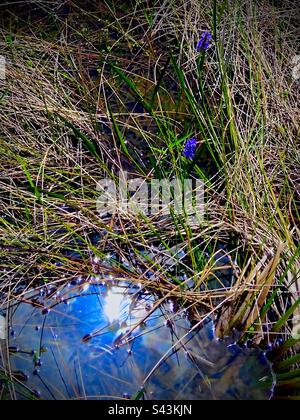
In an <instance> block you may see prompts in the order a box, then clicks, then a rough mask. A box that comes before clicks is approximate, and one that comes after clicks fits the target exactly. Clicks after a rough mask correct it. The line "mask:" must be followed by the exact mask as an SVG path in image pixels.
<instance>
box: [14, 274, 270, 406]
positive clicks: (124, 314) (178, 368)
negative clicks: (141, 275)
mask: <svg viewBox="0 0 300 420" xmlns="http://www.w3.org/2000/svg"><path fill="white" fill-rule="evenodd" d="M41 295H43V293H42V294H37V293H35V292H34V293H32V294H31V295H30V294H28V295H27V296H26V302H25V300H24V302H22V303H18V304H16V305H15V307H13V308H11V313H10V332H11V334H10V349H11V351H10V361H11V365H12V369H13V370H14V371H18V372H19V373H20V374H21V373H22V375H23V376H22V379H23V380H26V386H28V387H30V389H32V390H33V392H34V395H35V396H40V397H41V398H43V399H70V398H77V399H78V398H88V399H122V398H134V397H135V396H136V395H137V394H139V395H143V397H144V398H146V399H170V400H176V399H198V400H199V399H267V398H270V397H271V395H272V388H273V385H272V372H271V367H270V365H269V363H268V362H267V360H266V358H265V356H264V354H263V353H262V352H261V351H258V350H250V349H246V348H243V349H242V348H240V347H238V346H236V345H231V346H229V347H228V346H227V344H225V342H220V341H217V340H216V339H214V338H213V337H212V327H211V325H210V324H207V325H206V326H205V327H204V328H202V330H201V331H195V332H191V328H190V325H189V322H188V321H187V319H186V318H185V317H184V316H183V315H182V314H181V313H180V312H177V313H174V311H173V305H172V304H170V303H166V304H164V305H162V306H161V307H159V308H158V309H155V310H153V304H154V301H153V297H152V296H151V295H150V294H148V293H147V292H145V291H142V290H141V289H140V288H139V287H137V286H130V287H129V286H128V285H126V284H118V285H116V284H113V282H111V285H108V284H95V285H92V284H91V285H86V286H85V287H82V285H81V286H75V287H66V288H64V289H63V290H62V291H61V292H60V293H59V294H55V295H54V296H52V297H48V298H44V297H42V296H41ZM125 337H126V340H124V338H125ZM270 378H271V379H270ZM141 390H143V392H142V393H141V392H140V391H141Z"/></svg>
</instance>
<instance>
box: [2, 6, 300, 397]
mask: <svg viewBox="0 0 300 420" xmlns="http://www.w3.org/2000/svg"><path fill="white" fill-rule="evenodd" d="M59 3H60V2H58V3H57V4H56V6H55V7H54V8H53V10H52V11H50V10H49V9H48V5H47V4H46V3H45V4H44V3H43V2H39V4H38V10H35V12H34V13H35V14H36V15H34V14H33V17H32V21H28V20H27V19H28V16H24V15H22V16H21V17H18V16H17V15H14V11H13V10H5V13H4V11H3V14H2V20H3V24H2V28H1V33H2V41H1V49H2V54H4V55H5V56H6V58H7V78H6V80H5V82H1V108H0V113H1V121H2V126H1V132H0V152H1V153H0V173H1V175H0V194H1V196H0V241H1V249H0V256H1V263H0V264H1V283H0V296H1V303H2V305H3V306H2V307H3V308H5V307H6V306H7V305H9V303H10V301H12V300H14V299H16V298H18V297H20V296H22V293H25V292H26V291H27V290H28V289H30V288H32V287H39V286H43V285H46V286H49V285H50V284H52V285H55V286H57V287H58V286H59V285H61V284H64V283H66V282H68V281H69V280H70V279H73V278H76V277H88V276H91V275H94V274H95V265H94V263H93V261H94V260H93V259H94V257H95V256H96V257H97V258H98V259H99V260H100V263H101V261H102V260H103V258H104V256H105V255H106V253H107V252H108V251H115V252H117V253H118V254H119V255H121V256H122V257H123V259H129V258H132V256H131V257H129V256H130V255H132V254H133V255H134V256H135V257H134V259H135V261H136V262H138V263H137V264H136V265H135V270H134V272H132V270H128V269H126V267H125V266H124V264H123V263H122V258H121V259H120V261H119V262H118V264H117V265H116V266H115V268H114V275H115V276H116V277H117V278H119V277H120V278H122V279H124V278H127V279H128V280H129V281H136V282H142V283H144V284H145V286H146V287H147V288H149V289H151V290H153V291H154V292H155V293H156V294H157V295H158V297H159V299H163V298H169V297H175V298H177V299H178V300H179V301H180V303H181V304H182V305H184V306H186V307H188V308H189V310H190V311H191V313H192V314H193V317H194V318H195V319H196V320H197V321H198V322H199V325H200V324H201V322H203V320H204V319H205V317H206V316H207V314H208V313H210V314H212V315H213V316H214V318H215V322H216V326H217V333H218V334H219V335H226V334H230V331H231V330H232V329H233V328H237V329H238V330H239V331H241V341H242V342H246V341H247V340H249V339H251V340H252V342H253V343H255V344H256V345H264V346H265V345H267V344H269V345H274V343H275V344H276V343H277V340H278V338H279V337H281V338H282V340H283V341H284V343H283V344H282V345H280V346H277V347H276V346H275V347H276V348H275V349H274V350H273V352H274V353H273V354H272V357H273V358H274V362H275V363H276V366H277V368H278V370H279V371H280V372H281V373H280V375H283V376H280V375H279V378H281V379H280V380H282V381H283V385H282V387H283V388H285V389H286V388H288V387H287V384H286V381H290V382H288V383H289V384H292V385H291V389H292V390H291V391H288V392H287V393H286V394H285V396H286V397H289V396H290V397H294V391H295V389H296V388H297V387H294V383H295V381H296V382H297V380H298V379H299V375H298V373H297V370H296V371H295V372H294V371H293V372H292V373H287V372H285V371H284V369H286V368H287V369H288V370H290V368H291V366H295V367H297V366H298V364H299V358H298V354H296V355H295V352H297V344H298V341H297V340H291V338H290V337H291V332H292V329H293V328H294V326H295V325H296V322H297V317H298V316H299V304H300V301H299V295H298V292H299V192H298V190H299V162H300V159H299V151H298V148H297V136H299V114H298V111H297V101H298V100H299V92H298V88H297V86H298V85H297V83H298V82H297V81H295V80H293V78H292V69H291V68H290V62H291V58H292V57H293V55H296V54H297V50H296V39H295V35H294V34H295V28H296V26H297V24H296V22H295V21H293V18H292V16H293V7H295V6H294V3H293V2H290V3H289V2H286V6H287V7H286V8H285V9H284V10H283V9H280V8H277V9H276V8H275V7H273V6H272V5H271V4H270V2H267V1H264V2H262V3H261V2H260V4H258V3H256V2H250V3H249V2H244V1H242V2H238V3H237V2H233V3H232V4H229V3H227V2H222V3H219V2H212V3H210V2H206V1H203V2H200V3H201V4H200V3H199V2H196V1H192V0H191V1H189V2H181V1H179V2H177V3H176V5H175V4H174V3H173V2H170V3H169V4H168V5H167V6H166V5H165V4H163V3H160V2H156V6H155V7H152V6H149V5H147V2H144V1H138V2H136V4H135V6H134V7H132V8H131V7H129V6H126V7H127V8H126V7H125V5H124V4H122V6H118V5H117V2H116V3H115V4H113V5H108V4H107V3H106V2H103V3H102V2H101V5H100V6H99V7H95V4H94V3H93V2H87V3H86V5H82V2H76V1H72V2H69V7H68V10H62V9H61V8H60V6H59ZM50 15H51V17H52V18H51V19H50V20H49V19H48V18H49V16H50ZM287 16H288V17H289V19H288V20H287V19H285V20H284V19H282V17H287ZM46 20H47V23H46ZM37 21H38V23H39V24H38V25H37V24H36V23H37ZM78 21H80V23H81V25H80V26H78ZM203 31H210V32H211V33H212V35H213V41H212V45H211V47H210V48H208V50H207V51H202V52H201V51H200V52H198V51H197V48H196V46H197V42H198V41H199V37H200V35H201V33H202V32H203ZM47 32H48V35H47V36H46V35H45V34H46V33H47ZM191 136H193V137H195V138H196V139H197V144H198V149H197V152H196V155H195V157H194V159H193V160H192V161H191V162H187V160H186V159H184V157H183V156H182V150H183V145H184V143H185V141H186V140H187V139H188V138H190V137H191ZM124 171H127V172H128V173H129V175H130V176H131V177H133V178H134V177H139V178H142V179H144V180H145V182H147V181H150V180H151V179H153V178H158V179H162V178H168V179H172V178H179V179H185V178H194V179H201V180H202V181H203V182H204V183H205V200H206V214H205V217H204V218H203V220H201V222H200V223H198V224H192V225H191V224H190V223H189V221H188V219H187V218H185V217H184V216H182V217H180V218H178V217H175V216H174V215H173V216H172V215H171V216H170V217H163V216H162V215H156V216H150V217H144V216H142V215H138V216H137V215H133V214H129V213H124V212H121V211H116V212H115V213H114V214H111V215H108V216H106V217H100V216H99V214H98V213H97V211H96V205H95V202H96V199H97V191H96V183H97V182H98V181H99V180H101V179H102V178H110V179H112V180H115V179H116V178H117V176H118V173H119V172H121V173H122V172H124ZM95 235H97V236H98V241H97V242H95V241H94V240H93V237H94V236H95ZM220 246H223V247H224V249H225V254H226V255H227V256H228V257H229V261H230V263H229V265H230V268H231V269H232V270H233V272H234V279H235V281H234V283H233V284H232V285H231V287H225V286H224V285H223V284H218V286H217V287H216V288H215V289H214V290H211V289H210V288H209V287H208V284H209V281H210V280H211V279H212V278H215V277H216V276H215V271H216V264H215V259H214V255H217V254H218V250H219V249H220ZM158 247H160V248H159V249H160V250H161V252H162V253H163V254H165V256H167V257H168V259H169V260H170V259H171V261H172V264H171V268H174V267H176V266H177V265H178V264H180V267H181V270H182V272H184V274H185V275H186V277H185V280H182V281H180V282H178V281H176V276H174V274H173V272H172V270H171V268H170V264H168V265H166V264H164V262H161V261H160V262H159V261H157V260H155V259H151V258H149V257H148V259H146V260H145V258H143V257H142V256H141V252H142V251H141V249H144V250H151V248H158ZM175 248H176V249H180V250H183V251H184V254H185V256H184V257H182V258H181V259H180V260H179V261H178V258H177V257H176V254H174V251H173V250H174V249H175ZM163 261H165V260H163ZM226 269H228V267H226V266H224V267H223V270H226ZM218 270H220V267H218ZM149 271H151V272H153V271H154V272H155V281H150V280H149V278H148V276H147V273H148V272H149ZM190 280H192V281H193V283H194V288H193V289H187V287H186V283H187V282H188V281H190ZM276 345H277V344H276ZM289 374H290V375H291V376H288V377H287V376H286V375H289ZM289 392H290V393H289ZM295 393H296V394H297V391H295Z"/></svg>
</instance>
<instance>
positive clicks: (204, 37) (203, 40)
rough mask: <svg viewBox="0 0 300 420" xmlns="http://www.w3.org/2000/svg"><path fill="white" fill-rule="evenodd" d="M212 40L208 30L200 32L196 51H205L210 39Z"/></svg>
mask: <svg viewBox="0 0 300 420" xmlns="http://www.w3.org/2000/svg"><path fill="white" fill-rule="evenodd" d="M211 40H212V34H211V33H210V32H209V31H204V32H202V34H201V36H200V39H199V41H198V44H197V52H200V51H206V50H207V48H208V47H209V46H210V41H211Z"/></svg>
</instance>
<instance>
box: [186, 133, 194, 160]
mask: <svg viewBox="0 0 300 420" xmlns="http://www.w3.org/2000/svg"><path fill="white" fill-rule="evenodd" d="M196 149H197V140H196V139H195V137H192V138H191V139H189V140H187V141H186V143H185V145H184V150H183V156H184V157H185V158H187V159H189V160H193V159H194V157H195V154H196Z"/></svg>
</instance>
